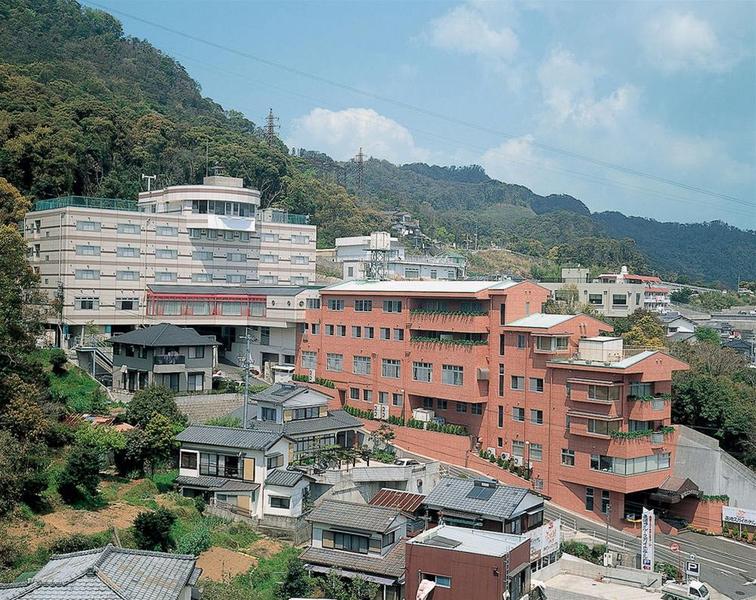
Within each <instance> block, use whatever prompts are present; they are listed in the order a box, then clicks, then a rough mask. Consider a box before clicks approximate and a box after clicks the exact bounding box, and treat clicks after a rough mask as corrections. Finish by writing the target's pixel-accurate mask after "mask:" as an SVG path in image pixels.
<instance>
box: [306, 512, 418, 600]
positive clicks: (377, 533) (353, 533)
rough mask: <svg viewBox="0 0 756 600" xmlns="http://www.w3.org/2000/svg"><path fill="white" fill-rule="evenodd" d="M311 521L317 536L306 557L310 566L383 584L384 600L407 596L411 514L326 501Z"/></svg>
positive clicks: (311, 568) (316, 570) (382, 593)
mask: <svg viewBox="0 0 756 600" xmlns="http://www.w3.org/2000/svg"><path fill="white" fill-rule="evenodd" d="M307 520H308V521H309V522H310V523H311V524H312V539H311V541H310V546H309V547H308V548H307V549H306V550H305V551H304V552H303V553H302V555H301V557H300V558H301V559H302V561H304V563H305V568H306V569H308V570H309V571H310V572H312V573H321V574H326V573H329V572H330V571H331V570H335V571H336V572H337V573H338V574H339V575H340V576H342V577H344V578H349V579H353V578H355V577H361V578H363V579H366V580H368V581H373V582H375V583H377V584H378V585H380V586H381V598H382V599H383V600H400V599H401V598H403V596H402V586H403V584H404V548H405V540H404V537H405V536H406V535H407V519H406V517H405V516H404V515H403V514H402V513H401V511H400V510H398V509H396V508H387V507H382V506H369V505H365V504H357V503H352V502H342V501H339V500H325V501H323V502H322V503H321V504H319V505H318V506H316V507H315V508H314V509H313V510H312V512H310V514H309V515H307Z"/></svg>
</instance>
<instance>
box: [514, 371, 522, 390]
mask: <svg viewBox="0 0 756 600" xmlns="http://www.w3.org/2000/svg"><path fill="white" fill-rule="evenodd" d="M512 389H513V390H524V389H525V378H524V377H521V376H520V375H512Z"/></svg>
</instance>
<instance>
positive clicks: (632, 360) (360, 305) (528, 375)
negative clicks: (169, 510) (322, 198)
mask: <svg viewBox="0 0 756 600" xmlns="http://www.w3.org/2000/svg"><path fill="white" fill-rule="evenodd" d="M548 296H549V290H547V289H545V288H543V287H541V286H539V285H537V284H535V283H532V282H528V281H524V282H510V281H505V282H490V281H489V282H481V281H391V282H359V281H352V282H346V283H341V284H337V285H334V286H331V287H328V288H324V289H323V290H321V301H320V307H318V308H312V309H308V311H307V317H306V320H307V330H306V331H305V332H304V334H303V335H302V338H301V340H300V344H299V349H298V356H297V372H298V373H299V374H305V375H314V376H316V377H321V378H324V379H329V380H331V381H333V382H334V384H335V386H336V390H337V393H338V398H339V400H340V402H341V404H349V405H352V406H354V407H357V408H360V409H362V410H372V408H373V406H374V405H375V404H385V405H388V406H389V410H390V413H391V414H392V415H395V416H401V417H404V418H405V419H409V418H413V417H414V418H421V419H428V418H436V419H438V418H441V419H443V420H444V421H445V422H446V423H454V424H459V425H464V426H465V427H466V428H467V430H468V431H469V432H470V434H471V435H472V436H474V437H475V438H476V439H477V441H478V443H479V445H480V447H481V448H483V449H489V450H490V451H491V452H494V453H495V454H496V455H497V456H500V455H506V457H509V458H511V459H512V460H514V461H516V462H518V463H522V464H529V465H530V467H531V468H532V482H533V483H532V484H533V486H534V488H535V489H536V490H537V491H542V492H543V493H545V494H547V495H549V496H551V497H553V498H554V500H555V501H556V502H557V503H559V504H561V505H563V506H565V507H567V508H571V509H573V510H577V511H580V512H581V513H584V514H586V516H592V517H594V518H596V519H600V520H605V519H606V518H607V513H608V512H611V517H610V519H611V521H612V523H613V524H614V525H616V526H622V525H625V524H627V523H626V521H624V519H625V518H626V517H629V518H630V519H632V516H633V515H634V514H636V513H638V512H639V508H640V506H642V505H643V504H647V501H648V496H649V495H650V494H651V493H653V492H654V491H655V490H656V488H657V487H658V486H659V485H660V484H661V483H662V482H664V481H665V480H666V479H667V478H668V477H670V476H671V475H672V472H671V465H672V464H673V462H674V448H675V446H674V444H675V437H676V434H675V433H674V432H673V431H672V429H671V428H670V425H671V407H670V402H669V400H668V396H666V394H668V393H669V392H670V390H671V380H672V373H673V372H674V371H676V370H681V369H686V368H687V365H685V364H684V363H682V362H680V361H678V360H676V359H674V358H672V357H670V356H668V355H666V354H664V353H662V352H654V351H642V350H641V349H628V348H623V345H622V340H621V339H619V338H609V337H600V336H601V334H606V333H608V332H609V331H611V328H610V327H609V326H608V325H606V324H605V323H603V322H601V321H598V320H596V319H594V318H592V317H589V316H586V315H549V314H540V310H541V307H542V304H543V303H544V302H545V301H546V299H547V298H548ZM418 409H419V410H418ZM609 507H611V508H609Z"/></svg>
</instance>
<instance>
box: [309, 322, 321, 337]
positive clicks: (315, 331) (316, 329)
mask: <svg viewBox="0 0 756 600" xmlns="http://www.w3.org/2000/svg"><path fill="white" fill-rule="evenodd" d="M310 332H311V333H312V335H320V323H312V324H311V325H310Z"/></svg>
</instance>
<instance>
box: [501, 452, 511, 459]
mask: <svg viewBox="0 0 756 600" xmlns="http://www.w3.org/2000/svg"><path fill="white" fill-rule="evenodd" d="M499 457H500V458H503V459H504V460H507V459H508V458H509V452H502V453H501V454H499Z"/></svg>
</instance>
